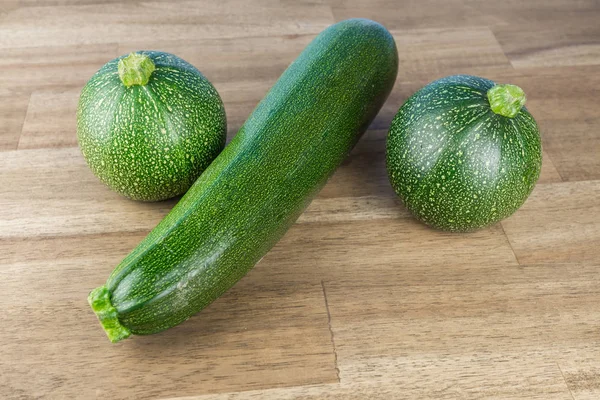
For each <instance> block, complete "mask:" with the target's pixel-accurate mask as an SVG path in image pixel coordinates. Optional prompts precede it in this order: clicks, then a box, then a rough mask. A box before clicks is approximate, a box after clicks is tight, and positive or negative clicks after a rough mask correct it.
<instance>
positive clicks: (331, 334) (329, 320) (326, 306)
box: [321, 281, 341, 383]
mask: <svg viewBox="0 0 600 400" xmlns="http://www.w3.org/2000/svg"><path fill="white" fill-rule="evenodd" d="M321 288H322V289H323V298H324V299H325V309H326V310H327V326H328V327H329V335H330V336H331V346H332V347H333V363H334V366H335V374H336V376H337V381H338V383H340V382H341V380H340V368H339V367H338V355H337V349H336V347H335V340H334V335H333V329H332V328H331V313H330V312H329V302H328V301H327V293H326V292H325V282H323V281H321Z"/></svg>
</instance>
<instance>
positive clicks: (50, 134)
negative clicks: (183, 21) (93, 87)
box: [18, 88, 81, 150]
mask: <svg viewBox="0 0 600 400" xmlns="http://www.w3.org/2000/svg"><path fill="white" fill-rule="evenodd" d="M80 93H81V89H79V88H76V89H66V90H65V89H53V90H52V89H50V90H45V91H35V92H33V93H32V95H31V100H30V102H29V108H28V110H27V116H26V117H25V122H24V123H23V130H22V132H21V138H20V140H19V146H18V148H19V150H21V149H35V148H50V147H73V146H77V118H76V114H77V103H78V102H79V94H80Z"/></svg>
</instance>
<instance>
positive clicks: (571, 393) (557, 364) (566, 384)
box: [556, 362, 575, 400]
mask: <svg viewBox="0 0 600 400" xmlns="http://www.w3.org/2000/svg"><path fill="white" fill-rule="evenodd" d="M556 366H557V367H558V370H559V371H560V375H561V376H562V378H563V381H565V386H566V387H567V390H568V391H569V394H570V395H571V398H572V399H573V400H575V396H573V392H571V388H570V387H569V384H568V383H567V378H565V374H564V373H563V371H562V368H561V367H560V364H559V363H558V362H557V363H556Z"/></svg>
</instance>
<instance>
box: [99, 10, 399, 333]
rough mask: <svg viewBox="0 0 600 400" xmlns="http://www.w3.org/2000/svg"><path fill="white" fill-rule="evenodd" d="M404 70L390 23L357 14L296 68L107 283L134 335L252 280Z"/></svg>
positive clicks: (321, 39)
mask: <svg viewBox="0 0 600 400" xmlns="http://www.w3.org/2000/svg"><path fill="white" fill-rule="evenodd" d="M397 69H398V56H397V51H396V46H395V43H394V40H393V38H392V36H391V35H390V33H389V32H388V31H387V30H386V29H385V28H384V27H382V26H381V25H379V24H377V23H375V22H373V21H369V20H364V19H355V20H347V21H343V22H340V23H338V24H335V25H333V26H331V27H329V28H328V29H326V30H325V31H324V32H322V33H321V34H320V35H319V36H317V38H315V39H314V41H313V42H311V43H310V45H309V46H308V47H307V48H306V49H305V50H304V51H303V52H302V54H301V55H300V56H299V57H298V58H297V59H296V60H295V61H294V62H293V63H292V64H291V65H290V66H289V67H288V69H287V70H286V71H285V72H284V73H283V75H282V76H281V77H280V79H279V80H278V81H277V83H276V84H275V85H274V86H273V87H272V88H271V90H270V91H269V92H268V93H267V95H266V96H265V98H264V99H263V100H262V101H261V102H260V104H259V105H258V106H257V107H256V109H255V110H254V111H253V113H252V114H251V115H250V117H249V118H248V120H247V121H246V123H245V124H244V125H243V126H242V128H241V129H240V131H239V132H238V134H237V135H236V136H235V137H234V139H233V140H232V142H231V143H230V144H229V145H228V146H227V147H226V148H225V150H224V151H223V152H222V153H221V154H220V155H219V156H218V157H217V158H216V159H215V161H214V162H213V163H212V164H211V165H210V166H209V167H208V169H207V170H206V171H205V172H204V173H203V174H202V175H201V176H200V178H199V179H198V180H197V181H196V183H195V184H194V185H193V186H192V187H191V188H190V190H189V191H188V192H187V193H186V195H185V196H184V197H183V198H182V199H181V201H180V202H179V203H178V204H177V205H176V206H175V207H174V208H173V210H172V211H171V212H170V213H169V214H168V215H167V216H166V217H165V219H164V220H163V221H162V222H161V223H160V224H159V225H158V226H157V227H156V228H155V229H154V230H153V231H152V232H151V233H150V234H149V235H148V237H147V238H146V239H144V241H143V242H142V243H141V244H140V245H139V246H138V247H137V248H136V249H135V250H133V252H132V253H131V254H129V255H128V256H127V257H126V258H125V259H124V260H123V261H122V262H121V263H120V264H119V265H118V266H117V268H116V269H115V270H114V271H113V273H112V274H111V276H110V277H109V279H108V281H107V284H106V286H107V288H108V289H109V291H110V294H111V301H112V305H113V306H114V307H115V308H116V310H117V311H118V318H119V321H120V323H121V324H122V325H123V326H125V327H127V328H128V329H130V331H131V332H132V333H133V334H138V335H140V334H151V333H155V332H159V331H162V330H164V329H167V328H170V327H172V326H175V325H177V324H179V323H181V322H182V321H184V320H186V319H187V318H189V317H190V316H192V315H193V314H195V313H197V312H198V311H200V310H201V309H202V308H204V307H205V306H207V305H208V304H210V303H211V302H212V301H213V300H215V299H216V298H217V297H219V296H220V295H221V294H222V293H223V292H225V291H226V290H227V289H229V288H230V287H231V286H232V285H233V284H234V283H236V282H237V281H238V280H239V279H240V278H242V277H243V276H244V275H245V274H246V273H247V272H248V271H249V270H250V269H251V268H252V267H253V266H254V264H256V263H257V262H258V260H260V258H262V257H263V256H264V255H265V253H266V252H267V251H268V250H269V249H270V248H271V247H272V246H273V245H275V243H276V242H277V241H278V240H279V239H280V238H281V237H282V236H283V234H284V233H285V232H286V231H287V229H288V228H289V227H290V226H291V225H292V224H293V223H294V221H295V220H296V219H297V218H298V216H299V215H300V214H301V213H302V211H303V210H304V209H305V208H306V206H307V205H308V204H309V203H310V201H311V199H312V197H313V196H314V195H315V194H316V193H317V192H318V191H319V190H320V189H321V187H322V186H323V185H324V184H325V182H326V181H327V179H328V177H329V176H330V175H331V174H332V173H333V171H334V170H335V169H336V167H337V166H338V165H339V164H340V163H341V162H342V160H343V159H344V158H345V157H346V156H347V154H348V153H349V152H350V150H351V149H352V147H353V146H354V144H355V143H356V142H357V140H358V139H359V138H360V136H361V134H362V133H363V132H364V131H365V130H366V128H367V127H368V125H369V124H370V122H371V121H372V120H373V118H374V117H375V115H376V114H377V112H378V111H379V109H380V108H381V106H382V105H383V103H384V102H385V100H386V98H387V96H388V95H389V93H390V91H391V89H392V86H393V84H394V81H395V79H396V73H397Z"/></svg>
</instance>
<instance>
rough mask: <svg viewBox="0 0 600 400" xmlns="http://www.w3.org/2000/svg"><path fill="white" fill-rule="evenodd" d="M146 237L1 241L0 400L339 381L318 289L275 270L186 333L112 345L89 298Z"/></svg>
mask: <svg viewBox="0 0 600 400" xmlns="http://www.w3.org/2000/svg"><path fill="white" fill-rule="evenodd" d="M141 237H142V235H140V234H129V235H124V234H106V233H103V234H98V235H87V236H83V235H75V236H71V237H54V238H44V239H38V240H31V239H27V240H21V239H17V240H3V241H2V242H1V243H0V254H1V256H0V257H1V259H0V264H1V268H0V291H2V293H5V296H2V299H0V306H1V307H2V309H3V310H4V312H3V314H4V317H3V326H4V328H3V329H2V330H1V331H0V338H1V339H2V340H3V343H4V345H3V346H2V347H1V348H0V370H2V371H3V372H2V374H0V393H1V394H2V397H5V396H7V395H8V397H12V396H13V395H15V394H20V395H21V396H23V397H44V398H62V397H73V396H76V397H82V398H93V397H96V396H106V397H109V398H115V399H116V398H119V399H120V398H123V399H125V398H134V397H135V398H140V397H143V398H155V397H160V396H165V395H192V394H197V393H211V392H223V391H234V390H242V389H245V390H247V389H251V388H255V389H260V388H272V387H281V386H297V385H305V384H316V383H327V382H337V375H336V371H335V368H334V356H333V351H332V347H331V340H330V333H329V329H328V324H327V312H326V308H325V302H324V298H323V291H322V287H321V285H320V284H319V283H316V284H309V283H305V284H300V283H298V284H295V285H289V284H283V283H275V284H274V283H272V282H269V281H268V277H265V276H264V273H265V272H268V271H269V270H268V269H263V270H261V269H256V270H255V271H253V273H251V274H250V275H248V276H247V277H246V278H245V279H244V280H243V281H241V282H240V283H239V284H238V285H236V287H235V288H234V289H232V290H230V291H229V292H228V293H227V294H226V295H225V296H223V297H221V298H220V299H219V300H218V301H216V302H215V303H213V304H212V305H211V306H210V307H208V308H207V309H206V310H204V311H203V312H202V313H200V314H198V315H197V316H195V317H194V318H192V319H191V320H189V321H187V322H186V323H184V324H182V325H180V326H178V327H177V328H174V329H171V330H169V331H167V332H165V333H161V334H158V335H153V336H147V337H135V338H133V339H128V340H127V341H124V342H122V343H120V344H117V345H114V344H111V343H110V342H109V341H108V340H107V339H106V337H105V335H104V333H103V332H102V329H101V328H100V326H99V324H98V322H97V320H96V317H95V316H94V314H93V313H92V312H91V311H90V310H89V306H88V305H87V303H86V301H85V299H86V296H87V293H88V292H89V291H90V290H91V289H92V288H93V287H95V286H97V285H99V284H101V283H102V282H103V281H104V280H105V279H106V278H107V276H108V274H109V272H110V270H111V269H112V268H113V266H114V265H115V264H116V263H117V262H118V261H119V260H120V259H121V258H122V257H123V256H124V255H125V254H126V253H127V252H128V251H129V250H130V249H131V248H132V247H133V246H134V245H135V244H136V243H137V242H138V241H139V240H140V239H141ZM32 250H33V251H32ZM49 260H52V261H51V262H50V263H49V262H48V261H49Z"/></svg>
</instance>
